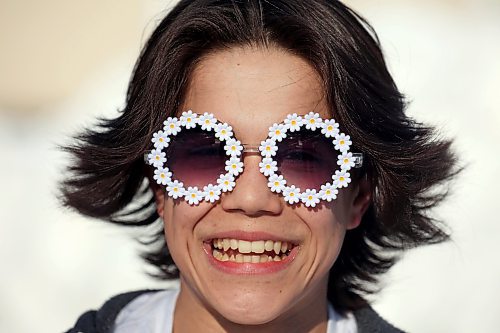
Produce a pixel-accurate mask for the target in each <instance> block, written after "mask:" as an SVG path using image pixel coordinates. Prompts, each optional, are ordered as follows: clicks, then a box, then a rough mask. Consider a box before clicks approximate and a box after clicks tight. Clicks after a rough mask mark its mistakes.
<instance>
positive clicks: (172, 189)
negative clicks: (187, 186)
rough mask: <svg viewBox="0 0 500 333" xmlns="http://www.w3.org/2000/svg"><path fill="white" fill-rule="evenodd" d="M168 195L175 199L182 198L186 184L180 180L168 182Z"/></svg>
mask: <svg viewBox="0 0 500 333" xmlns="http://www.w3.org/2000/svg"><path fill="white" fill-rule="evenodd" d="M167 192H168V196H169V197H172V198H174V199H177V198H181V197H183V196H184V192H185V190H184V184H183V183H182V182H180V181H178V180H174V181H171V182H168V184H167Z"/></svg>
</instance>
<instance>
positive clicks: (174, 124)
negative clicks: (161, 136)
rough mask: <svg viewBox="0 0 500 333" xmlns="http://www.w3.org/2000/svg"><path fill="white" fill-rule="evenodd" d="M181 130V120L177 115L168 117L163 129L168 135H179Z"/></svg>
mask: <svg viewBox="0 0 500 333" xmlns="http://www.w3.org/2000/svg"><path fill="white" fill-rule="evenodd" d="M180 130H181V122H180V121H179V119H177V118H175V117H168V118H167V120H165V121H164V122H163V131H164V132H165V133H167V135H177V133H179V131H180Z"/></svg>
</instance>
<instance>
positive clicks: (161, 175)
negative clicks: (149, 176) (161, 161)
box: [153, 167, 172, 185]
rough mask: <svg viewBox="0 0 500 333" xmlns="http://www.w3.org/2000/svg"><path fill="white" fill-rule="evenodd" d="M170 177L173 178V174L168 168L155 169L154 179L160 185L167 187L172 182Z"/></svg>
mask: <svg viewBox="0 0 500 333" xmlns="http://www.w3.org/2000/svg"><path fill="white" fill-rule="evenodd" d="M170 177H172V173H171V172H170V170H168V168H162V167H159V168H157V169H155V174H154V176H153V179H154V180H156V182H157V183H158V184H159V185H167V183H168V182H170Z"/></svg>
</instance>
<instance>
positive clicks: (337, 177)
mask: <svg viewBox="0 0 500 333" xmlns="http://www.w3.org/2000/svg"><path fill="white" fill-rule="evenodd" d="M332 179H333V184H334V185H335V186H336V187H337V188H342V187H347V185H348V184H349V183H350V182H351V174H350V173H349V172H347V171H346V170H341V171H339V170H335V174H334V175H333V176H332Z"/></svg>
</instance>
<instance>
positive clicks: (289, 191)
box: [283, 185, 300, 205]
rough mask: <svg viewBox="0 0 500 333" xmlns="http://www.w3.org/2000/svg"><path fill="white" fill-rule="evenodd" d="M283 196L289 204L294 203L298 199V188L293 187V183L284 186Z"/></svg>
mask: <svg viewBox="0 0 500 333" xmlns="http://www.w3.org/2000/svg"><path fill="white" fill-rule="evenodd" d="M283 196H284V197H285V201H286V202H288V203H289V204H290V205H293V204H296V203H298V202H299V201H300V188H297V187H295V185H292V186H286V187H285V188H284V189H283Z"/></svg>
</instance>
